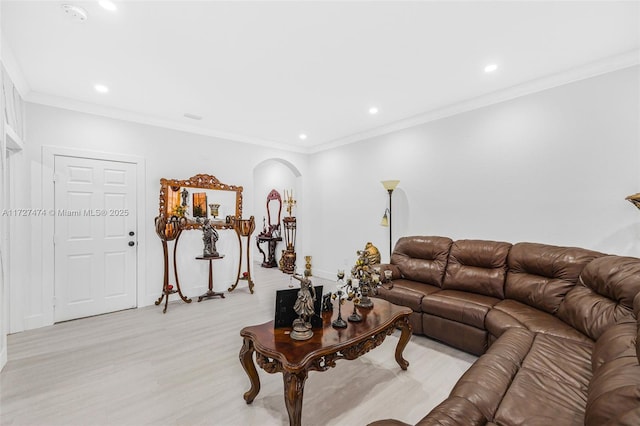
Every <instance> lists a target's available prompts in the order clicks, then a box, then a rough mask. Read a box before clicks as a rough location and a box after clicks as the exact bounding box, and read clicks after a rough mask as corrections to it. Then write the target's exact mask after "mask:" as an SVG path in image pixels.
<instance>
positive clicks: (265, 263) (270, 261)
mask: <svg viewBox="0 0 640 426" xmlns="http://www.w3.org/2000/svg"><path fill="white" fill-rule="evenodd" d="M279 241H282V237H266V236H261V235H258V236H257V237H256V245H257V246H258V250H259V251H260V253H262V267H263V268H277V267H278V262H276V244H278V242H279ZM264 242H266V243H268V244H269V248H268V250H269V257H267V256H266V255H265V253H264V251H263V250H262V248H261V247H260V244H261V243H264Z"/></svg>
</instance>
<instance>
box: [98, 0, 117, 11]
mask: <svg viewBox="0 0 640 426" xmlns="http://www.w3.org/2000/svg"><path fill="white" fill-rule="evenodd" d="M98 4H99V5H100V6H102V7H103V8H104V9H106V10H109V11H111V12H114V11H116V10H117V9H118V8H117V7H116V5H115V4H114V3H113V2H112V1H109V0H100V1H99V2H98Z"/></svg>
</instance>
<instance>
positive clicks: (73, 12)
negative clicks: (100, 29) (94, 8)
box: [62, 4, 89, 22]
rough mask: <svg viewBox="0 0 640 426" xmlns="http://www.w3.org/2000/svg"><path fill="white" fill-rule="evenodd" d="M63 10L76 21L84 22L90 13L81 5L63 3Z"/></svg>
mask: <svg viewBox="0 0 640 426" xmlns="http://www.w3.org/2000/svg"><path fill="white" fill-rule="evenodd" d="M62 10H63V11H64V13H65V14H66V15H67V16H68V17H69V18H71V19H73V20H74V21H76V22H84V21H86V20H87V18H88V17H89V15H87V11H86V10H84V9H83V8H81V7H80V6H75V5H72V4H63V5H62Z"/></svg>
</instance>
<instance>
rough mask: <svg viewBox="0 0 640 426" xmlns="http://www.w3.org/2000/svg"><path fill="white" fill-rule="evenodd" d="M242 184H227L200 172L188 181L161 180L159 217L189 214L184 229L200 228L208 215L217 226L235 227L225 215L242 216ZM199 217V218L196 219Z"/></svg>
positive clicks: (220, 227)
mask: <svg viewBox="0 0 640 426" xmlns="http://www.w3.org/2000/svg"><path fill="white" fill-rule="evenodd" d="M242 189H243V188H242V186H235V185H227V184H226V183H222V182H220V181H219V180H218V178H216V177H215V176H211V175H205V174H199V175H195V176H193V177H191V178H189V179H186V180H178V179H165V178H162V179H160V211H159V213H160V214H159V216H160V217H163V218H167V219H168V218H170V217H171V216H178V217H186V218H187V224H186V225H185V226H184V228H183V229H199V228H201V227H202V224H201V222H202V220H201V219H203V218H209V220H210V223H211V224H212V225H213V226H214V227H216V228H217V229H231V228H233V221H230V222H227V221H226V217H227V216H232V217H236V218H242ZM196 218H199V219H200V220H199V221H198V220H196Z"/></svg>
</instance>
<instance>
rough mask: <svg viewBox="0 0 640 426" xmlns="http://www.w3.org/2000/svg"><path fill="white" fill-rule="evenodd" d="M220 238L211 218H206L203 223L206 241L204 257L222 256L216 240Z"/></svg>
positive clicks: (203, 236) (203, 234) (203, 233)
mask: <svg viewBox="0 0 640 426" xmlns="http://www.w3.org/2000/svg"><path fill="white" fill-rule="evenodd" d="M218 238H219V235H218V231H216V228H214V227H213V226H211V222H210V221H209V219H205V220H204V222H203V224H202V241H203V242H204V250H203V251H202V256H203V257H220V254H219V253H218V251H217V249H216V241H218Z"/></svg>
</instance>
